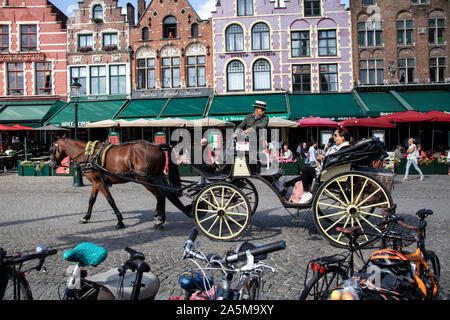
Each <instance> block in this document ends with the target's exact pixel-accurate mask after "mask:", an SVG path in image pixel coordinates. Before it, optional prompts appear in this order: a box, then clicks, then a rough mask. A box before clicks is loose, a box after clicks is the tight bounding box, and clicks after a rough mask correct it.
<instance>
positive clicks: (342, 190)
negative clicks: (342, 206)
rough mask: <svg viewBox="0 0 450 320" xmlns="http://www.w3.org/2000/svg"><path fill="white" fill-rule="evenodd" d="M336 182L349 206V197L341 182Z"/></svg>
mask: <svg viewBox="0 0 450 320" xmlns="http://www.w3.org/2000/svg"><path fill="white" fill-rule="evenodd" d="M336 182H337V184H338V186H339V189H341V193H342V194H343V195H344V198H345V201H347V204H349V203H350V202H349V201H348V198H347V195H346V194H345V192H344V189H342V186H341V183H340V182H339V180H336Z"/></svg>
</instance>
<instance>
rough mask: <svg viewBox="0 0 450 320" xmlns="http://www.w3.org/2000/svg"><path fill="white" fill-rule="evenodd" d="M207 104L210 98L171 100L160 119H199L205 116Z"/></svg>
mask: <svg viewBox="0 0 450 320" xmlns="http://www.w3.org/2000/svg"><path fill="white" fill-rule="evenodd" d="M207 104H208V97H196V98H174V99H170V100H169V103H168V104H167V105H166V106H165V108H164V110H162V112H161V114H160V115H159V117H160V118H169V117H170V118H183V119H191V120H192V119H198V118H201V117H202V116H203V113H204V112H205V109H206V107H207Z"/></svg>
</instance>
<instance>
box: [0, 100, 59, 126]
mask: <svg viewBox="0 0 450 320" xmlns="http://www.w3.org/2000/svg"><path fill="white" fill-rule="evenodd" d="M64 105H65V102H63V101H15V102H4V103H3V104H2V105H1V106H0V123H3V124H22V125H26V126H30V127H40V126H41V123H43V122H45V121H46V120H47V119H48V118H50V117H51V116H52V115H53V114H54V113H55V112H57V111H58V110H60V109H61V108H62V106H64Z"/></svg>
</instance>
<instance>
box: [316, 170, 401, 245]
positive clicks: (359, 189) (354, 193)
mask: <svg viewBox="0 0 450 320" xmlns="http://www.w3.org/2000/svg"><path fill="white" fill-rule="evenodd" d="M392 204H393V201H392V197H391V194H390V192H389V191H388V190H387V188H386V187H385V186H384V185H383V184H382V183H380V182H379V181H378V180H377V179H375V178H374V177H373V176H371V175H369V174H366V173H363V172H356V171H352V172H344V173H341V174H338V175H336V176H334V177H333V178H331V179H330V180H328V181H326V182H324V183H323V184H322V185H321V186H320V188H319V190H318V191H317V193H316V195H315V197H314V201H313V214H314V223H315V225H316V228H317V230H318V231H319V232H320V233H322V234H323V235H324V236H325V237H326V238H327V239H328V241H330V242H331V244H333V245H335V246H338V247H346V246H347V244H348V238H347V237H346V236H345V235H344V234H343V233H341V232H338V231H336V227H343V228H346V227H353V226H359V227H360V228H361V230H362V231H363V232H364V231H365V232H368V233H371V234H377V233H380V232H381V230H380V228H379V227H378V226H377V224H378V223H380V222H381V221H382V220H383V219H384V214H383V212H382V209H383V208H387V207H391V206H392ZM376 239H377V238H376V236H374V235H372V236H369V235H365V234H363V235H362V236H360V237H359V239H358V242H359V244H360V245H363V244H368V242H371V241H374V240H376Z"/></svg>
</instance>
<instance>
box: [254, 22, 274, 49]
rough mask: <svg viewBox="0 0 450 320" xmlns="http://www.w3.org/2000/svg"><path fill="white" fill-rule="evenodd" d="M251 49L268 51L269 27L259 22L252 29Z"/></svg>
mask: <svg viewBox="0 0 450 320" xmlns="http://www.w3.org/2000/svg"><path fill="white" fill-rule="evenodd" d="M252 49H253V50H269V49H270V31H269V27H268V26H267V25H266V24H265V23H263V22H259V23H257V24H255V25H254V26H253V28H252Z"/></svg>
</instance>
